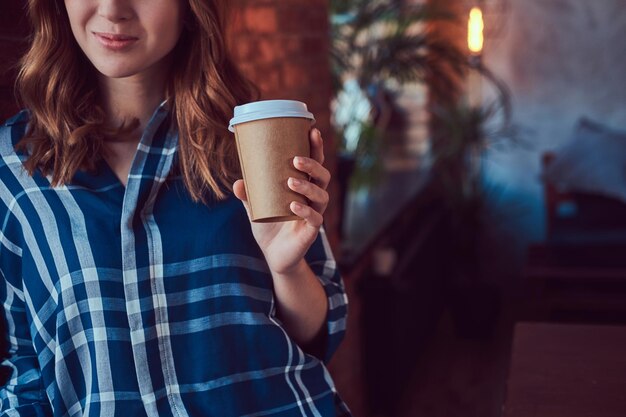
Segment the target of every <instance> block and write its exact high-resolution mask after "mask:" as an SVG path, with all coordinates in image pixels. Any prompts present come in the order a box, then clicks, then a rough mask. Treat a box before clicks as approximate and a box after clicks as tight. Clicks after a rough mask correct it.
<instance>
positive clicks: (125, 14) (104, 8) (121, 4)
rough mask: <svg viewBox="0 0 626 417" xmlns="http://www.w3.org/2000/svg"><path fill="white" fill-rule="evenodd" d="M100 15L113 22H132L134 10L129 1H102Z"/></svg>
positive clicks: (99, 7)
mask: <svg viewBox="0 0 626 417" xmlns="http://www.w3.org/2000/svg"><path fill="white" fill-rule="evenodd" d="M99 3H100V4H99V5H98V14H99V15H100V16H102V17H104V18H105V19H107V20H110V21H111V22H120V21H125V20H130V19H131V18H132V17H133V8H132V6H131V2H130V1H128V0H100V2H99Z"/></svg>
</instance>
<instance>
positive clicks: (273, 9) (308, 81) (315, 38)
mask: <svg viewBox="0 0 626 417" xmlns="http://www.w3.org/2000/svg"><path fill="white" fill-rule="evenodd" d="M231 1H232V2H233V4H234V8H235V10H234V12H235V13H234V16H233V18H234V19H233V21H232V22H233V23H232V26H231V27H230V28H229V29H230V34H231V47H232V52H233V55H234V57H235V58H236V60H237V61H238V62H239V63H240V67H241V69H242V70H243V71H244V73H245V74H246V75H247V76H248V77H249V78H250V79H252V80H253V81H254V82H255V83H256V84H257V86H258V87H259V88H260V89H261V92H262V98H264V99H277V98H282V99H294V100H300V101H304V102H305V103H307V105H308V106H309V109H310V110H311V112H313V114H315V117H316V120H317V127H318V128H319V129H320V130H321V131H322V135H323V137H324V146H325V148H324V149H325V155H326V163H325V165H326V167H327V168H328V169H330V171H331V172H335V152H334V140H333V135H332V131H331V126H330V99H331V96H332V84H331V77H330V63H329V56H328V42H329V39H328V33H329V26H328V25H329V22H328V0H290V1H285V0H231ZM330 193H331V203H330V206H329V209H328V211H327V213H326V215H325V223H326V228H327V230H328V231H329V237H330V240H331V245H332V246H333V247H337V246H338V236H337V233H336V232H335V230H336V229H337V226H336V225H337V216H338V214H337V203H338V201H337V198H338V197H337V193H336V186H335V184H334V182H333V184H331V187H330Z"/></svg>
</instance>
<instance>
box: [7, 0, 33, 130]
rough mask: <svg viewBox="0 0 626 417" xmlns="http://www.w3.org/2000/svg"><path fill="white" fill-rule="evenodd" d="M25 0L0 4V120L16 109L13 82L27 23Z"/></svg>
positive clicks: (9, 0)
mask: <svg viewBox="0 0 626 417" xmlns="http://www.w3.org/2000/svg"><path fill="white" fill-rule="evenodd" d="M25 4H26V2H24V1H20V0H4V1H2V3H1V4H0V120H1V121H4V119H6V118H7V117H9V116H11V115H13V114H14V113H15V112H16V111H17V110H18V109H17V104H16V103H15V95H14V92H13V83H14V81H15V75H16V70H15V66H16V64H17V61H18V60H19V57H20V56H21V54H22V53H23V51H24V48H25V47H26V42H27V36H28V32H29V30H28V23H27V20H26V13H25V10H24V7H25Z"/></svg>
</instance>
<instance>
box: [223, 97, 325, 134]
mask: <svg viewBox="0 0 626 417" xmlns="http://www.w3.org/2000/svg"><path fill="white" fill-rule="evenodd" d="M233 116H234V117H233V118H232V119H230V124H229V126H228V130H230V131H231V132H234V131H235V128H234V126H235V125H238V124H241V123H246V122H252V121H254V120H261V119H271V118H274V117H302V118H305V119H311V124H314V123H315V117H314V116H313V113H311V112H309V110H308V109H307V107H306V104H304V103H302V102H300V101H295V100H263V101H255V102H252V103H248V104H243V105H241V106H236V107H235V111H234V115H233Z"/></svg>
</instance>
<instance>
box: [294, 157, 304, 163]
mask: <svg viewBox="0 0 626 417" xmlns="http://www.w3.org/2000/svg"><path fill="white" fill-rule="evenodd" d="M295 159H296V164H300V165H306V160H305V159H304V158H302V157H301V156H296V158H295Z"/></svg>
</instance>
